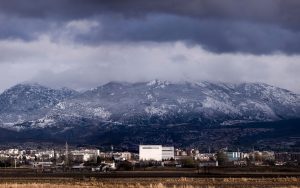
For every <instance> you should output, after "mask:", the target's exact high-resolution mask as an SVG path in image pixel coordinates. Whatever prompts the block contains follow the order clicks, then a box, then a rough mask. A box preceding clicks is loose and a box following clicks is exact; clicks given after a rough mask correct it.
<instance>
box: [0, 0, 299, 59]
mask: <svg viewBox="0 0 300 188" xmlns="http://www.w3.org/2000/svg"><path fill="white" fill-rule="evenodd" d="M0 14H1V15H2V18H1V17H0V18H1V19H0V21H1V28H0V38H21V39H24V40H34V39H35V38H36V37H38V36H39V35H40V34H43V33H47V34H50V35H52V36H54V38H57V37H59V36H61V35H62V33H63V34H66V32H65V31H64V27H63V25H64V24H67V23H68V22H71V21H74V20H93V21H94V22H98V23H99V25H98V26H95V27H93V29H91V30H89V32H81V33H76V31H71V30H69V31H68V34H70V35H71V36H72V39H73V40H75V41H77V42H81V43H86V44H94V45H97V44H99V43H102V42H119V41H125V42H126V41H154V42H166V41H168V42H169V41H187V42H189V43H191V44H200V45H202V46H203V47H204V48H206V49H208V50H210V51H213V52H218V53H219V52H248V53H255V54H265V53H273V52H277V51H281V52H284V53H288V54H290V53H299V52H300V37H299V35H300V24H299V23H300V1H299V0H187V1H183V0H163V1H149V0H43V1H40V0H26V1H23V0H3V1H0Z"/></svg>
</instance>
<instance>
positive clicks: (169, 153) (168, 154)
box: [162, 147, 175, 160]
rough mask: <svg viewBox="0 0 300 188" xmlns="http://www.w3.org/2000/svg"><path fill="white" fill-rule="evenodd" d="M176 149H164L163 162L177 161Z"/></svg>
mask: <svg viewBox="0 0 300 188" xmlns="http://www.w3.org/2000/svg"><path fill="white" fill-rule="evenodd" d="M174 154H175V151H174V147H162V160H170V159H175V156H174Z"/></svg>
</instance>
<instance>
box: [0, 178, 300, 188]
mask: <svg viewBox="0 0 300 188" xmlns="http://www.w3.org/2000/svg"><path fill="white" fill-rule="evenodd" d="M81 187H85V188H94V187H97V188H98V187H99V188H241V187H243V188H244V187H249V188H256V187H257V188H258V187H259V188H261V187H267V188H271V187H272V188H273V187H276V188H296V187H299V188H300V178H259V179H257V178H178V179H177V178H165V179H163V178H161V179H160V178H142V179H140V178H138V179H137V178H129V179H101V180H98V179H93V178H91V179H85V180H71V179H69V180H67V179H64V180H54V179H53V180H21V179H19V180H17V181H9V180H8V181H7V182H4V181H2V182H1V183H0V188H81Z"/></svg>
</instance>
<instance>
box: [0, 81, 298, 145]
mask: <svg viewBox="0 0 300 188" xmlns="http://www.w3.org/2000/svg"><path fill="white" fill-rule="evenodd" d="M298 118H300V95H299V94H296V93H293V92H291V91H288V90H286V89H282V88H278V87H275V86H271V85H268V84H264V83H239V84H233V83H221V82H207V81H203V82H178V83H174V82H168V81H161V80H153V81H150V82H138V83H125V82H124V83H123V82H110V83H107V84H105V85H102V86H99V87H97V88H93V89H90V90H87V91H84V92H78V91H75V90H72V89H68V88H62V89H52V88H48V87H45V86H42V85H39V84H30V83H26V84H18V85H16V86H13V87H11V88H9V89H8V90H6V91H4V92H3V93H2V94H0V126H1V130H2V131H9V133H10V135H18V136H17V138H15V137H14V139H17V140H18V139H19V140H22V141H27V140H28V139H29V140H35V139H36V140H43V139H46V140H49V139H50V140H53V141H55V140H59V141H61V140H64V139H68V140H70V142H74V143H93V144H98V143H100V144H103V143H107V144H109V143H110V142H113V143H114V144H117V145H118V144H119V145H123V146H124V147H126V143H130V144H139V143H141V142H143V143H144V142H152V143H160V142H164V143H169V144H179V145H182V143H185V142H184V141H182V139H185V140H186V143H187V144H183V145H194V146H196V145H197V142H198V141H197V140H194V141H191V140H193V139H194V137H195V135H194V134H193V133H191V132H194V133H195V134H196V133H197V134H202V135H203V134H204V133H203V130H215V131H214V132H212V133H211V134H216V132H218V131H220V130H224V131H225V132H226V130H230V128H232V127H237V126H240V125H244V127H246V126H248V125H250V124H253V123H254V124H255V123H268V122H279V121H289V120H291V119H298ZM170 127H172V128H170ZM254 127H255V126H254ZM150 128H151V131H152V130H156V129H157V130H159V132H163V131H164V130H168V132H167V133H163V134H166V135H164V137H169V136H170V135H173V134H175V135H176V134H179V133H180V132H181V133H182V134H183V135H181V136H182V137H183V138H181V137H180V138H181V139H179V140H176V139H175V138H172V139H169V140H168V139H167V140H166V138H162V139H160V138H156V136H153V137H151V135H148V136H149V138H147V139H146V138H143V136H142V134H143V130H144V131H146V130H148V131H150ZM182 129H184V130H185V131H183V132H182ZM195 129H196V130H195ZM125 130H130V131H129V133H126V131H125ZM132 130H134V131H137V130H139V131H140V133H139V134H138V133H137V134H136V135H131V134H132ZM257 130H259V131H258V132H257ZM107 131H108V132H107ZM195 131H196V132H195ZM249 131H250V133H251V131H252V133H253V130H249ZM121 132H122V133H123V137H120V138H115V139H113V136H112V137H110V136H109V135H110V134H112V133H114V134H118V133H121ZM124 132H125V133H126V134H125V133H124ZM254 132H255V134H256V133H257V134H260V133H262V132H263V131H260V129H255V131H254ZM34 133H38V134H34ZM104 133H105V134H104ZM248 133H249V132H248ZM248 133H247V132H246V133H245V134H246V135H247V136H249V134H250V133H249V134H248ZM252 133H251V134H252ZM161 134H162V133H161ZM190 134H192V136H190V138H189V137H188V138H185V136H188V135H190ZM211 134H207V137H211ZM29 135H32V137H30V136H29ZM34 135H36V136H34ZM42 135H43V136H44V138H43V136H42ZM129 135H131V136H129ZM193 135H194V136H193ZM101 138H103V139H104V138H105V139H104V140H103V139H101ZM151 138H153V140H152V139H151ZM204 139H205V138H204ZM216 139H217V138H216ZM9 140H12V139H6V141H9ZM221 140H222V139H221ZM238 140H242V138H241V137H240V136H239V137H237V138H236V141H238ZM0 141H1V140H0ZM213 141H214V140H212V142H213ZM230 142H232V141H230V140H229V141H228V142H227V144H230ZM216 143H217V140H216ZM225 143H226V142H225ZM127 145H128V144H127Z"/></svg>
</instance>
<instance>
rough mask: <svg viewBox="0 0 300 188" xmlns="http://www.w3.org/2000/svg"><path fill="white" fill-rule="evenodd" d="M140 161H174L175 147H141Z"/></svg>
mask: <svg viewBox="0 0 300 188" xmlns="http://www.w3.org/2000/svg"><path fill="white" fill-rule="evenodd" d="M139 156H140V160H143V161H149V160H154V161H162V160H170V159H172V158H173V159H174V147H163V146H162V145H140V148H139Z"/></svg>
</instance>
